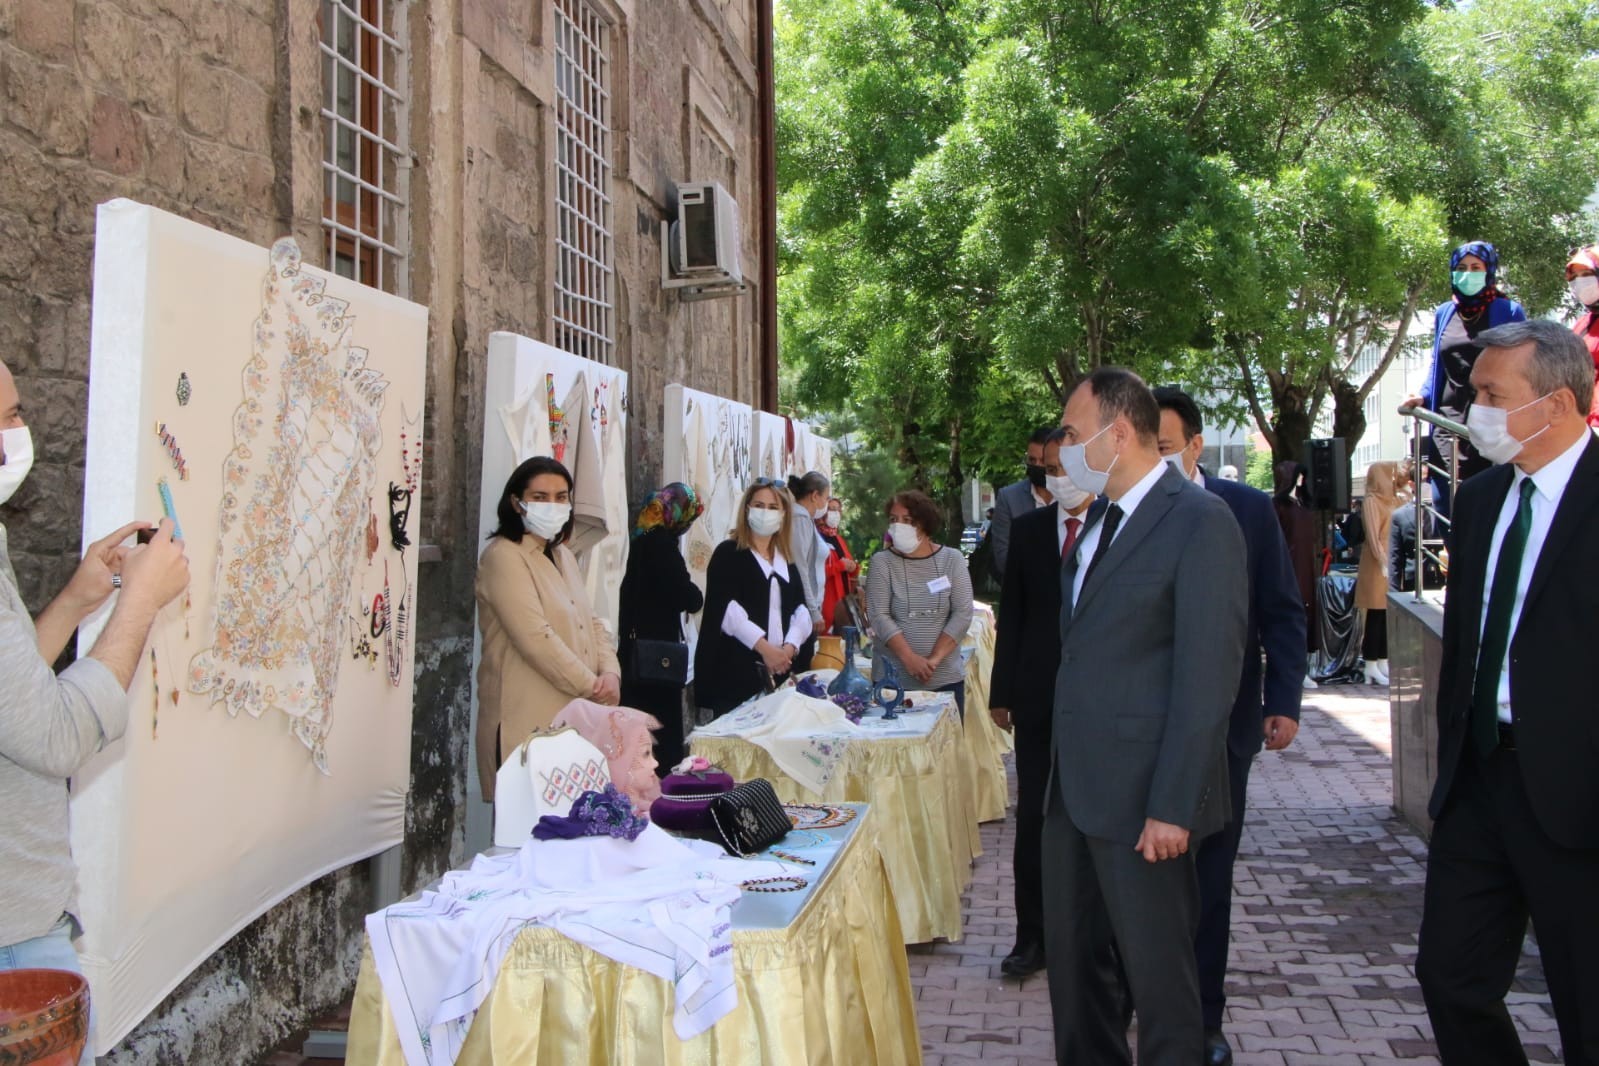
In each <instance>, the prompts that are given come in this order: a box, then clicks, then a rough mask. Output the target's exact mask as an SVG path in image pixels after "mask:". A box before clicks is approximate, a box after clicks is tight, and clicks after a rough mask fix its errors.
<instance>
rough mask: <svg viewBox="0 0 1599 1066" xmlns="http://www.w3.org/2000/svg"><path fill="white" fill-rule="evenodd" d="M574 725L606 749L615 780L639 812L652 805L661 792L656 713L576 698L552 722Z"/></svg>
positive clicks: (558, 725) (580, 732) (573, 726)
mask: <svg viewBox="0 0 1599 1066" xmlns="http://www.w3.org/2000/svg"><path fill="white" fill-rule="evenodd" d="M550 725H551V727H552V728H556V727H560V726H571V727H572V728H573V729H575V730H577V733H578V735H579V736H581V737H582V738H583V739H584V740H586V741H588V742H589V743H590V744H593V745H594V746H595V747H596V748H599V749H600V751H602V752H604V753H605V761H606V765H607V767H608V768H609V769H610V771H611V781H612V783H613V784H615V785H616V787H617V788H618V789H620V790H621V791H622V792H623V793H624V794H625V795H626V796H627V798H628V799H630V800H632V802H633V811H634V813H635V814H642V813H644V812H646V811H648V810H649V809H650V804H651V803H653V802H655V800H656V798H657V797H659V796H660V794H661V781H660V778H658V777H656V776H655V750H654V740H653V738H652V737H651V736H650V731H651V730H653V729H659V728H661V723H660V722H659V721H658V720H656V718H655V716H654V715H650V714H645V713H644V712H643V711H636V710H634V709H633V708H631V707H607V706H605V705H604V704H600V703H595V702H593V701H592V700H573V701H572V702H571V703H568V704H567V705H566V706H565V707H563V708H562V709H561V713H559V714H557V715H556V716H555V719H554V720H553V721H552V722H551V723H550Z"/></svg>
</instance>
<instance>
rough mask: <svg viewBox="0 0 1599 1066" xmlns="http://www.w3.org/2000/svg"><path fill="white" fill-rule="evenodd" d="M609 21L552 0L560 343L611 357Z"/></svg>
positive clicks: (569, 0)
mask: <svg viewBox="0 0 1599 1066" xmlns="http://www.w3.org/2000/svg"><path fill="white" fill-rule="evenodd" d="M610 80H611V58H610V26H609V25H608V24H607V23H606V22H605V20H604V19H602V18H601V17H600V16H599V14H598V13H597V12H596V11H595V10H594V9H593V7H591V6H590V5H589V4H588V3H587V0H555V96H556V106H555V214H556V233H555V245H556V262H555V309H554V311H555V313H554V319H555V343H556V346H557V347H559V348H562V349H564V350H566V351H569V352H572V353H573V354H575V355H580V356H584V357H585V358H589V359H594V360H596V361H598V362H601V363H611V362H613V361H614V351H615V346H616V329H615V311H614V306H613V300H612V297H611V294H612V286H613V277H612V269H613V268H612V262H613V255H612V240H611V234H612V217H611V211H612V204H611V96H610Z"/></svg>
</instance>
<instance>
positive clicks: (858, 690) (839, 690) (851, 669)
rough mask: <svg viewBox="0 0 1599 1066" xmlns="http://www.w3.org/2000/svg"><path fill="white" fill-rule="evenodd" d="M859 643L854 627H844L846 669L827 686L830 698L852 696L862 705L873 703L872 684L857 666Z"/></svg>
mask: <svg viewBox="0 0 1599 1066" xmlns="http://www.w3.org/2000/svg"><path fill="white" fill-rule="evenodd" d="M858 642H859V633H857V632H856V629H855V627H854V626H845V627H844V668H843V669H842V670H840V671H839V672H838V676H837V677H835V678H833V680H832V683H831V684H829V685H828V686H827V694H828V695H829V696H838V695H850V696H858V697H860V700H861V702H862V703H866V704H870V703H871V702H872V683H871V682H870V681H868V680H867V679H866V675H865V674H863V673H861V672H860V670H858V669H857V668H856V666H855V649H856V645H857V643H858Z"/></svg>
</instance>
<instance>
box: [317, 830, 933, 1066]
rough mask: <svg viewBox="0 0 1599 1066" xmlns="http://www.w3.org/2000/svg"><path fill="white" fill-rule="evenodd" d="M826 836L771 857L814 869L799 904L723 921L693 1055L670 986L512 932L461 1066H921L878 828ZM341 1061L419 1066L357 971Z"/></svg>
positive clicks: (795, 838) (374, 985)
mask: <svg viewBox="0 0 1599 1066" xmlns="http://www.w3.org/2000/svg"><path fill="white" fill-rule="evenodd" d="M857 810H858V812H859V813H858V815H857V817H856V818H855V819H854V820H853V821H851V822H848V823H846V824H845V825H843V826H840V827H837V828H833V829H810V830H796V831H795V832H794V833H791V834H790V835H789V839H788V840H786V841H784V842H783V843H781V844H779V845H778V848H779V849H780V850H783V851H787V852H791V853H793V854H796V855H800V856H802V857H804V858H811V859H815V860H816V862H817V866H816V868H815V872H811V870H810V868H805V871H804V873H803V874H802V876H807V878H808V880H809V881H810V886H809V888H808V889H807V890H806V891H804V892H783V893H763V894H758V893H752V892H746V893H745V894H744V896H743V897H742V898H741V899H740V900H739V902H738V903H736V904H735V905H734V906H733V913H732V917H733V934H732V935H733V960H734V961H733V965H734V972H735V975H736V980H737V982H738V1007H737V1008H736V1009H734V1010H733V1011H732V1012H731V1013H730V1014H728V1015H726V1016H724V1017H723V1018H722V1019H721V1020H720V1021H718V1022H717V1023H716V1025H715V1026H714V1027H713V1028H712V1029H710V1030H709V1031H708V1032H705V1033H702V1034H700V1035H699V1036H697V1037H695V1038H694V1039H693V1040H690V1041H686V1042H685V1041H682V1040H679V1039H678V1037H677V1035H676V1034H675V1033H674V1032H673V1030H672V1008H673V994H674V991H673V988H672V985H671V983H670V982H669V981H665V980H662V979H661V978H658V977H655V976H652V975H650V974H647V973H645V972H644V971H642V970H639V969H635V968H634V967H631V966H626V965H623V964H622V963H619V962H615V961H613V960H611V959H608V958H606V957H605V956H603V955H599V954H597V953H595V952H593V951H591V950H589V949H588V948H586V947H583V946H582V945H579V944H577V943H575V942H573V941H571V940H568V939H567V938H566V937H564V936H562V935H561V934H560V933H558V932H556V931H555V930H553V929H548V928H544V927H540V926H530V927H528V928H526V929H524V930H523V931H522V932H521V933H520V934H519V935H518V936H517V939H516V943H515V944H514V945H513V946H512V948H511V951H510V954H509V955H507V956H506V959H505V964H504V966H503V967H502V968H501V970H500V973H499V978H498V980H497V981H496V982H495V985H494V990H493V991H492V992H491V993H490V994H489V997H488V999H486V1000H485V1001H484V1003H483V1006H482V1008H481V1009H479V1011H478V1014H477V1017H476V1019H475V1020H474V1021H473V1023H472V1029H471V1032H470V1034H469V1035H468V1037H467V1042H466V1046H465V1048H464V1049H463V1051H462V1054H461V1057H460V1058H459V1059H458V1060H457V1061H458V1062H459V1063H460V1064H461V1066H483V1064H487V1063H503V1064H516V1066H524V1064H525V1066H534V1064H538V1063H550V1064H559V1066H568V1064H574V1066H581V1064H589V1066H609V1064H612V1063H629V1064H641V1066H650V1064H660V1066H711V1064H713V1063H718V1064H720V1063H774V1064H779V1066H782V1064H793V1066H808V1064H810V1063H834V1064H842V1063H853V1062H876V1063H890V1064H905V1066H915V1064H917V1063H920V1062H921V1061H922V1055H921V1038H920V1036H919V1035H918V1033H917V1028H916V1004H915V993H914V991H913V990H912V988H911V982H910V971H909V968H908V966H907V964H906V958H905V949H904V947H903V945H902V943H901V938H900V934H899V919H898V916H897V914H896V913H895V908H894V903H893V895H892V892H891V890H890V887H889V885H888V882H887V879H886V877H885V873H884V863H883V859H882V856H881V855H880V854H879V851H878V845H879V836H878V834H879V831H880V830H881V829H882V828H883V825H884V821H883V819H882V818H881V817H880V816H879V815H878V814H877V813H876V812H874V811H871V810H869V809H868V808H866V807H864V806H860V807H857ZM346 1061H347V1062H349V1063H352V1064H354V1066H417V1064H407V1063H406V1062H405V1059H404V1057H403V1055H402V1054H401V1051H400V1044H399V1038H398V1036H397V1034H396V1032H395V1028H394V1018H393V1015H392V1014H391V1013H390V1012H389V1008H388V1004H387V1002H386V1001H385V999H384V997H383V991H382V988H381V985H380V982H379V981H378V977H377V971H376V969H375V968H374V967H373V964H372V952H371V949H370V948H367V949H366V950H364V951H363V952H362V955H361V971H360V976H359V978H358V979H357V981H356V987H355V1003H354V1006H353V1007H352V1011H351V1015H350V1040H349V1050H348V1053H347V1056H346Z"/></svg>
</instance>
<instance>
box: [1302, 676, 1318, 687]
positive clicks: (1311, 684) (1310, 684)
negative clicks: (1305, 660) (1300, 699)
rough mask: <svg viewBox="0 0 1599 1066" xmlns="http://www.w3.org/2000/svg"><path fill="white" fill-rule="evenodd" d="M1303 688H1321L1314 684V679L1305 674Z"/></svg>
mask: <svg viewBox="0 0 1599 1066" xmlns="http://www.w3.org/2000/svg"><path fill="white" fill-rule="evenodd" d="M1305 688H1307V689H1311V688H1321V686H1320V685H1318V684H1316V679H1315V678H1313V677H1311V676H1310V675H1309V674H1306V675H1305Z"/></svg>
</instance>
